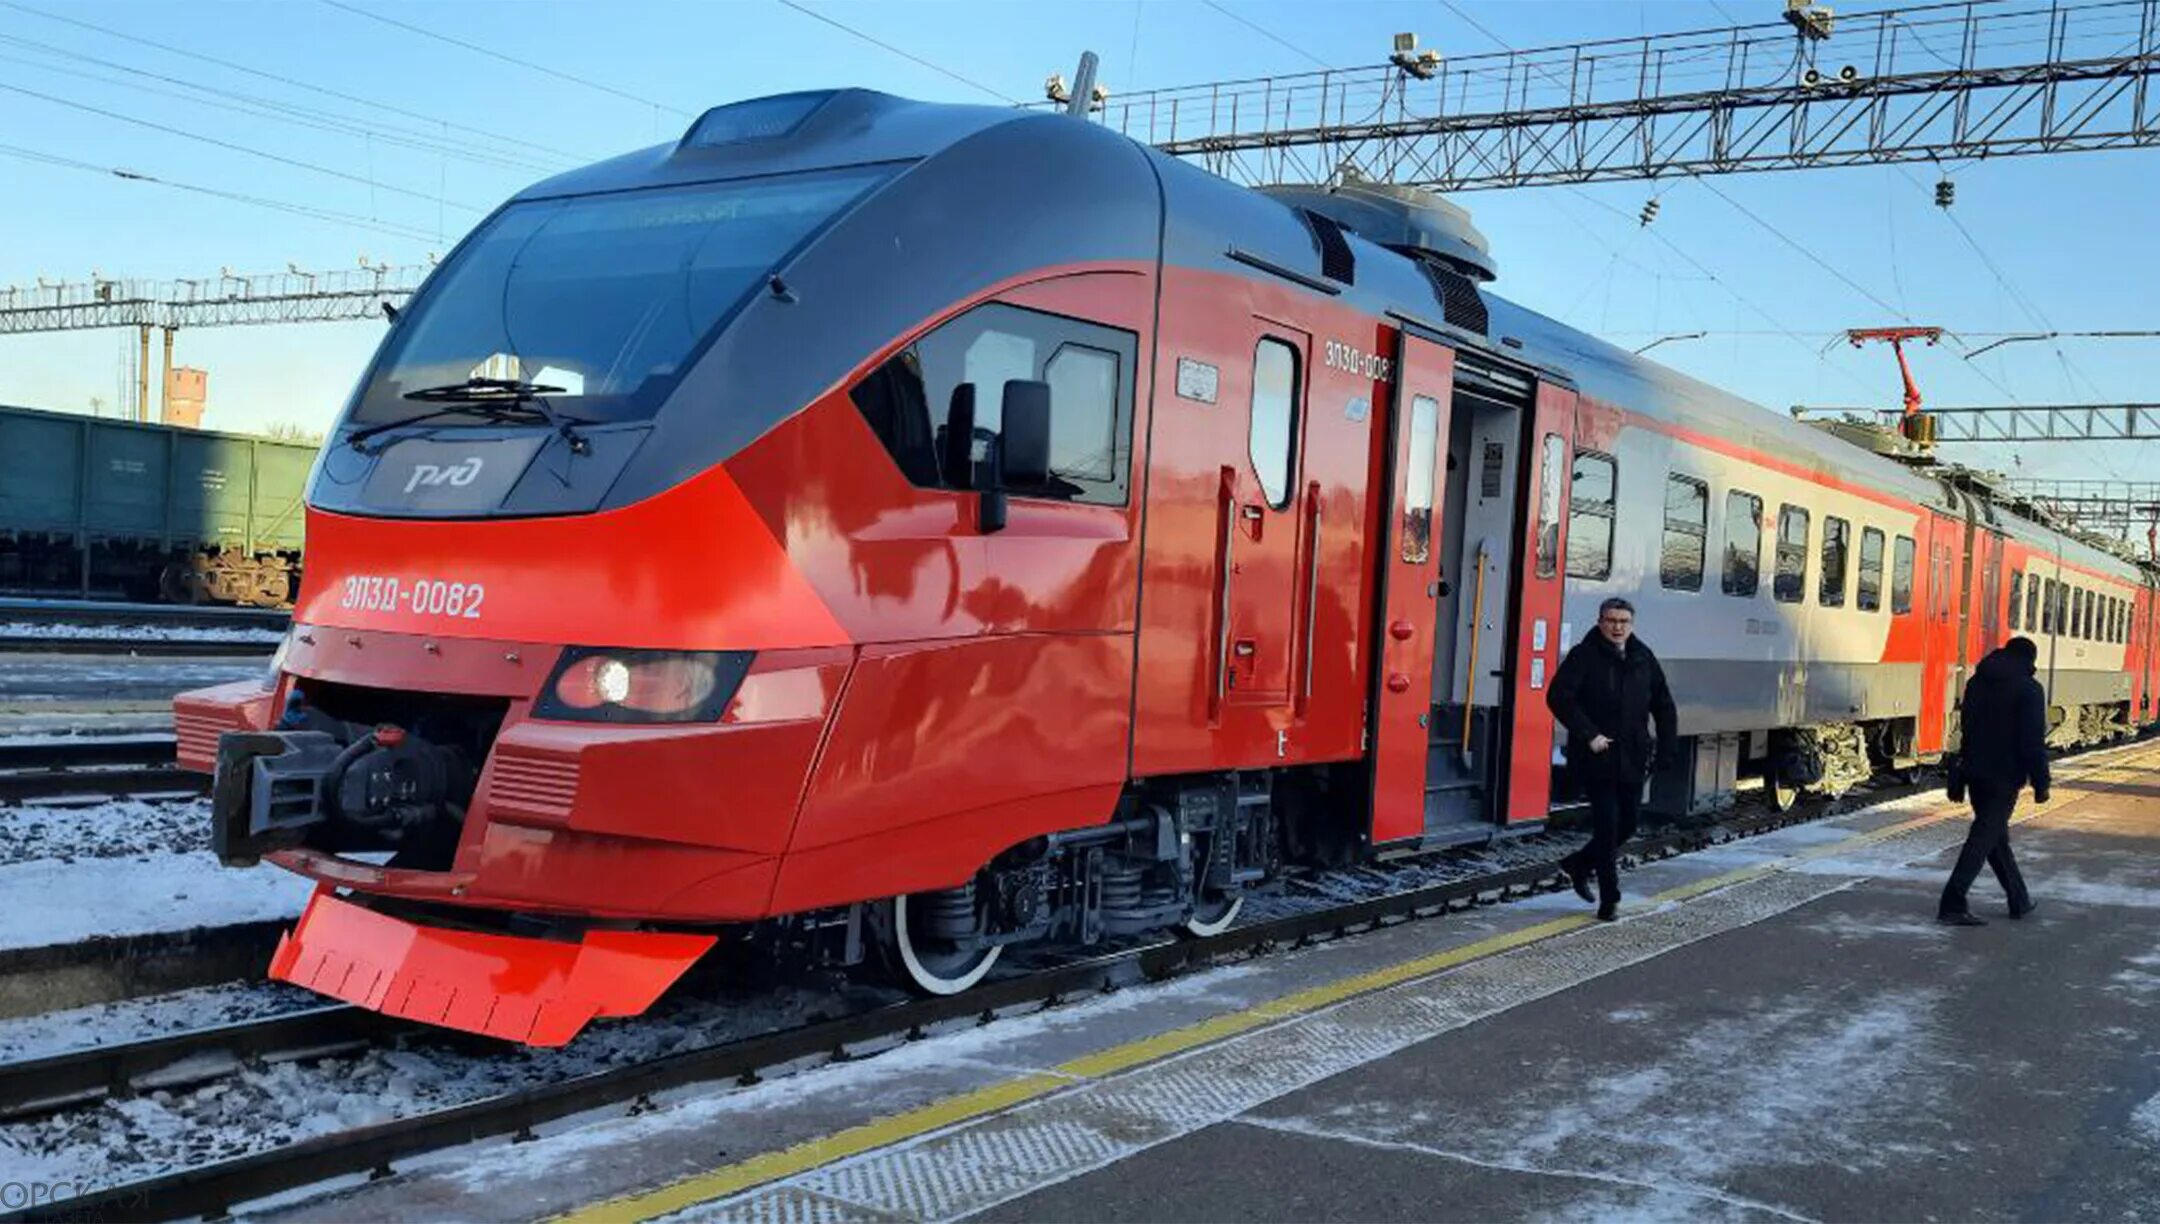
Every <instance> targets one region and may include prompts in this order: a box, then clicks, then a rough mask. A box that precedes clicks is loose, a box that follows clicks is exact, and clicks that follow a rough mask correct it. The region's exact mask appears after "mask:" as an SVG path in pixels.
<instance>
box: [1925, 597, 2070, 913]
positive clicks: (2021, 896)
mask: <svg viewBox="0 0 2160 1224" xmlns="http://www.w3.org/2000/svg"><path fill="white" fill-rule="evenodd" d="M2039 661H2040V648H2039V647H2038V646H2035V645H2034V644H2033V640H2032V639H2031V638H2029V637H2014V638H2011V639H2010V640H2009V641H2007V642H2004V643H2003V644H2002V646H2001V647H2000V648H1999V649H1997V650H1995V651H1993V652H1991V653H1990V654H1989V655H1988V657H1987V658H1985V659H1982V660H1980V666H1978V667H1976V668H1974V669H1973V678H1972V680H1971V681H1970V682H1969V683H1967V684H1966V685H1965V703H1964V705H1963V706H1961V707H1960V709H1959V715H1958V726H1959V727H1960V728H1961V729H1962V735H1963V737H1964V738H1963V742H1962V743H1961V744H1960V745H1959V748H1958V760H1957V764H1956V766H1955V767H1954V768H1955V771H1956V774H1957V776H1958V777H1959V778H1961V779H1962V781H1963V782H1964V785H1965V789H1966V790H1967V791H1968V792H1970V794H1971V797H1972V808H1973V826H1972V832H1970V833H1968V834H1966V835H1965V848H1964V849H1963V850H1961V851H1959V852H1958V860H1957V866H1955V867H1953V868H1951V869H1950V882H1949V883H1948V884H1945V885H1944V886H1943V894H1942V904H1941V905H1940V906H1938V907H1937V909H1936V916H1937V917H1938V918H1940V919H1941V920H1942V921H1944V922H1947V923H1950V924H1951V925H1953V926H1985V925H1986V920H1985V919H1983V918H1981V917H1979V916H1978V915H1976V914H1974V913H1973V912H1972V911H1971V910H1969V909H1967V908H1966V907H1965V893H1966V890H1968V889H1970V888H1971V887H1972V882H1973V879H1974V877H1976V876H1978V875H1979V874H1980V864H1982V863H1986V864H1987V865H1988V866H1990V867H1992V868H1994V869H1995V881H1996V882H1997V883H1998V884H2001V885H2002V890H2003V895H2004V896H2006V897H2008V898H2009V899H2010V916H2011V917H2012V918H2023V917H2024V916H2025V915H2027V914H2030V913H2032V912H2033V900H2032V894H2030V893H2028V892H2026V891H2025V877H2024V876H2022V875H2020V874H2019V873H2018V865H2017V859H2016V858H2015V857H2013V856H2012V855H2011V853H2010V813H2011V811H2012V810H2013V809H2015V808H2016V807H2017V797H2018V790H2019V788H2021V787H2023V786H2024V785H2025V784H2026V783H2028V782H2029V783H2031V784H2032V792H2033V800H2034V801H2035V802H2037V803H2046V802H2047V801H2048V783H2049V781H2050V779H2049V777H2048V756H2047V694H2046V693H2045V692H2043V691H2042V690H2041V688H2040V682H2039V681H2038V680H2036V679H2034V678H2033V671H2034V670H2035V667H2036V665H2037V664H2038V663H2039ZM1958 797H1959V796H1957V795H1956V794H1952V795H1951V798H1953V799H1955V798H1958Z"/></svg>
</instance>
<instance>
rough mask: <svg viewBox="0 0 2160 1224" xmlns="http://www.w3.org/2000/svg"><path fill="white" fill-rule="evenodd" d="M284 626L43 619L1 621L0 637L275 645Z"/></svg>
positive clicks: (281, 634)
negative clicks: (57, 621)
mask: <svg viewBox="0 0 2160 1224" xmlns="http://www.w3.org/2000/svg"><path fill="white" fill-rule="evenodd" d="M284 636H285V631H284V630H283V629H265V628H260V627H253V626H244V625H62V624H49V623H46V622H43V621H0V637H33V638H35V637H43V638H136V639H140V640H144V641H153V642H235V643H239V642H246V643H256V642H264V643H271V644H275V643H276V642H277V640H278V639H279V638H282V637H284Z"/></svg>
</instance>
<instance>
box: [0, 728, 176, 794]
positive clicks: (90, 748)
mask: <svg viewBox="0 0 2160 1224" xmlns="http://www.w3.org/2000/svg"><path fill="white" fill-rule="evenodd" d="M207 787H208V779H207V778H205V777H204V776H203V775H201V774H199V773H195V772H192V771H190V770H184V769H181V768H180V767H179V766H178V765H176V764H174V763H173V738H172V737H171V736H169V735H146V736H139V737H137V736H130V737H127V738H124V739H122V738H109V739H80V740H46V741H40V742H37V743H29V744H17V743H9V742H6V741H0V803H23V802H29V801H36V800H46V799H69V798H75V797H77V796H93V795H113V796H118V795H155V794H189V793H193V794H200V793H202V792H203V791H204V790H206V789H207Z"/></svg>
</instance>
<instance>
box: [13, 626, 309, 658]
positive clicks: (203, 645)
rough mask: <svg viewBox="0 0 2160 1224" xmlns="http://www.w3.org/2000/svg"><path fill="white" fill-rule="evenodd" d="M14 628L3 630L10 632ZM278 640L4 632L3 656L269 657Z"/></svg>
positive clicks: (273, 638)
mask: <svg viewBox="0 0 2160 1224" xmlns="http://www.w3.org/2000/svg"><path fill="white" fill-rule="evenodd" d="M12 627H13V626H0V630H6V629H9V628H12ZM276 649H277V639H276V638H275V637H268V638H262V637H219V638H199V637H151V636H137V635H134V634H129V633H124V632H121V633H106V634H99V635H95V636H92V635H68V636H59V635H47V634H42V633H9V632H0V654H45V655H103V656H122V657H129V656H132V657H138V658H158V659H227V658H237V657H245V656H248V655H267V654H270V653H271V652H272V651H274V650H276Z"/></svg>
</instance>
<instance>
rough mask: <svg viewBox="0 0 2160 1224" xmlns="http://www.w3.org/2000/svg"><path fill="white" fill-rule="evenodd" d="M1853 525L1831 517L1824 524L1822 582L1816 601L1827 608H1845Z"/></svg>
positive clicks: (1817, 590)
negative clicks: (1846, 571) (1847, 569)
mask: <svg viewBox="0 0 2160 1224" xmlns="http://www.w3.org/2000/svg"><path fill="white" fill-rule="evenodd" d="M1851 535H1852V524H1850V523H1847V522H1846V521H1845V520H1844V519H1841V518H1836V517H1834V516H1833V517H1829V518H1825V519H1824V520H1823V524H1822V581H1821V582H1820V583H1819V584H1818V585H1817V586H1816V588H1815V598H1816V601H1817V602H1819V603H1821V604H1822V605H1823V606H1824V607H1826V608H1842V607H1844V606H1845V569H1846V565H1847V563H1848V561H1849V557H1848V553H1849V551H1850V548H1851V538H1850V537H1851Z"/></svg>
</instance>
